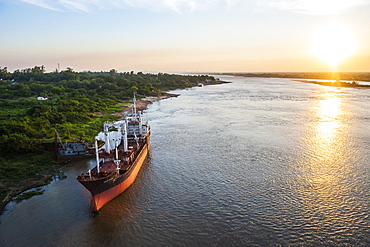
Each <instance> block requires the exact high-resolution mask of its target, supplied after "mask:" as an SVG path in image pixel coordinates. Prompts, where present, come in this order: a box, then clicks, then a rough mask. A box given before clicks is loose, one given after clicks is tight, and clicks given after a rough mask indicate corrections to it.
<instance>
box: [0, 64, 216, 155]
mask: <svg viewBox="0 0 370 247" xmlns="http://www.w3.org/2000/svg"><path fill="white" fill-rule="evenodd" d="M199 83H203V84H214V83H217V79H215V78H214V77H212V76H207V75H176V74H166V73H158V74H150V73H146V74H144V73H142V72H138V73H134V72H133V71H131V72H124V73H119V72H117V71H116V70H115V69H111V70H110V71H108V72H103V71H102V72H91V71H85V72H75V71H73V69H72V68H67V69H66V70H63V71H54V72H50V73H46V72H45V67H44V66H43V65H42V66H35V67H33V68H26V69H21V70H15V71H14V72H12V73H11V72H9V71H8V70H7V68H6V67H4V68H1V67H0V109H1V112H0V155H2V156H3V157H6V156H13V155H16V154H19V153H22V154H24V153H37V152H39V151H40V152H41V149H42V147H41V145H40V144H41V142H43V141H45V140H51V139H52V138H53V136H54V130H55V129H56V130H57V131H58V133H59V135H60V136H61V138H62V139H64V140H71V139H73V138H79V139H84V140H87V141H91V140H92V138H94V136H95V135H96V134H97V132H98V131H99V130H100V127H101V126H102V123H103V122H104V121H108V120H115V119H117V117H115V116H113V115H111V114H110V113H113V112H119V111H122V110H123V105H124V104H125V103H126V104H127V101H130V100H131V99H132V98H133V94H134V92H136V93H137V97H139V98H140V97H144V96H160V95H164V94H166V93H165V91H168V90H174V89H181V88H187V87H193V86H196V85H198V84H199Z"/></svg>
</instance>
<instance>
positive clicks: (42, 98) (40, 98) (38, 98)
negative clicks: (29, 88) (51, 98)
mask: <svg viewBox="0 0 370 247" xmlns="http://www.w3.org/2000/svg"><path fill="white" fill-rule="evenodd" d="M47 99H48V98H44V97H41V96H39V97H37V100H47Z"/></svg>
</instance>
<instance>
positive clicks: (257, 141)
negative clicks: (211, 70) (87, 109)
mask: <svg viewBox="0 0 370 247" xmlns="http://www.w3.org/2000/svg"><path fill="white" fill-rule="evenodd" d="M225 78H227V79H230V80H231V81H233V82H234V83H232V84H225V85H218V86H204V87H196V88H193V89H191V90H179V91H175V92H174V93H180V94H181V96H179V97H177V98H174V99H167V100H163V101H161V102H160V103H159V102H154V103H153V104H152V105H150V106H149V109H148V115H149V118H150V119H149V122H150V124H151V129H152V134H151V150H150V155H149V158H148V159H147V160H146V162H145V163H144V165H143V166H142V168H141V170H140V172H139V174H138V177H137V179H136V181H135V182H134V183H133V184H132V185H131V187H129V189H127V190H126V191H125V192H124V193H123V194H121V195H119V196H118V197H116V198H115V199H114V200H112V201H111V202H109V203H108V204H106V205H105V206H104V207H103V208H102V209H101V211H100V214H99V215H97V216H95V217H91V216H92V214H91V211H90V207H89V205H90V198H91V195H90V194H89V192H88V191H87V190H86V189H84V187H83V186H82V185H80V184H79V183H78V182H77V181H76V180H75V177H76V176H77V175H78V174H81V172H85V171H86V170H88V169H90V168H92V167H94V166H95V163H94V162H95V161H94V160H89V161H82V162H76V163H75V165H74V166H72V167H69V168H67V169H66V170H65V171H64V172H65V173H66V175H67V179H64V180H60V181H56V182H53V183H51V184H50V185H49V186H47V187H46V188H45V192H44V194H43V195H40V196H35V197H33V198H31V199H29V200H27V201H23V202H21V203H19V204H17V205H11V206H10V208H9V209H8V210H7V211H5V213H4V215H2V216H1V218H0V220H1V224H0V236H1V238H0V246H94V245H97V246H370V217H369V216H370V215H369V214H370V212H369V206H370V170H369V165H368V160H369V159H370V151H369V150H370V142H369V141H368V140H369V138H370V130H369V129H368V128H367V127H366V126H369V124H370V122H369V121H370V119H369V118H368V117H367V116H369V115H370V108H369V107H368V102H370V91H368V90H356V89H351V88H333V87H330V88H326V87H324V86H321V85H315V84H307V83H301V82H297V81H291V80H289V79H273V78H270V79H263V78H241V77H238V78H234V77H225ZM83 162H85V163H83ZM25 215H26V216H27V217H25Z"/></svg>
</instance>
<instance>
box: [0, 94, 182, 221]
mask: <svg viewBox="0 0 370 247" xmlns="http://www.w3.org/2000/svg"><path fill="white" fill-rule="evenodd" d="M178 96H179V95H178V94H169V93H167V94H165V95H160V96H149V97H145V98H142V99H140V100H138V101H137V102H136V108H137V110H139V111H142V110H145V109H147V107H148V105H150V104H152V103H153V102H155V101H159V100H163V99H168V98H171V97H178ZM132 107H133V104H128V105H125V106H124V108H125V109H124V111H131V109H132ZM112 115H115V116H122V112H116V113H112ZM41 156H44V157H42V158H39V159H37V158H35V157H32V158H29V157H28V158H27V157H20V158H19V159H17V160H12V161H10V163H9V164H4V162H5V161H3V162H2V163H3V166H7V168H5V170H6V171H5V174H6V173H8V175H10V176H12V175H13V173H14V174H15V175H14V176H15V177H14V178H9V180H8V181H5V180H4V181H3V180H2V181H1V182H0V195H1V197H0V198H1V204H0V215H1V214H2V213H3V212H4V210H5V207H6V205H7V204H8V203H9V202H10V201H12V200H14V199H16V198H17V196H19V195H21V194H22V193H23V192H25V191H27V190H30V189H33V188H38V187H41V186H45V185H47V184H49V183H50V181H52V180H53V178H54V177H60V176H59V175H60V170H61V169H63V168H65V166H66V163H65V162H55V161H53V160H52V154H51V153H45V154H42V155H41ZM30 159H31V160H32V163H33V164H29V165H27V167H28V169H24V173H25V174H26V173H27V174H28V175H27V178H22V179H20V178H19V177H20V176H22V174H21V173H20V172H18V171H15V170H14V169H12V168H13V167H19V166H21V163H24V162H27V161H28V160H30ZM35 164H36V165H35ZM50 164H51V165H50ZM38 166H40V168H37V167H38ZM34 170H40V172H34ZM31 173H32V174H31ZM14 181H15V182H14ZM35 195H37V194H35Z"/></svg>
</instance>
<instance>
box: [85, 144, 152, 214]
mask: <svg viewBox="0 0 370 247" xmlns="http://www.w3.org/2000/svg"><path fill="white" fill-rule="evenodd" d="M149 147H150V143H149V141H148V142H147V143H146V144H145V146H144V147H143V149H142V150H141V152H140V153H139V155H138V157H137V158H136V160H135V162H134V163H133V165H132V170H131V171H130V174H129V175H128V176H127V177H126V178H125V179H124V180H123V181H122V182H121V183H119V184H117V185H115V186H113V187H112V188H110V189H108V190H106V191H104V192H101V193H99V194H95V195H93V196H92V210H93V212H98V211H99V210H100V209H101V208H102V207H103V206H104V205H105V204H107V203H108V202H110V201H111V200H113V199H114V198H116V197H117V196H118V195H120V194H121V193H122V192H124V191H125V190H126V189H127V188H128V187H130V185H131V184H132V183H133V182H134V181H135V179H136V176H137V174H138V173H139V171H140V168H141V166H142V165H143V163H144V162H145V160H146V158H147V156H148V153H149Z"/></svg>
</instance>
